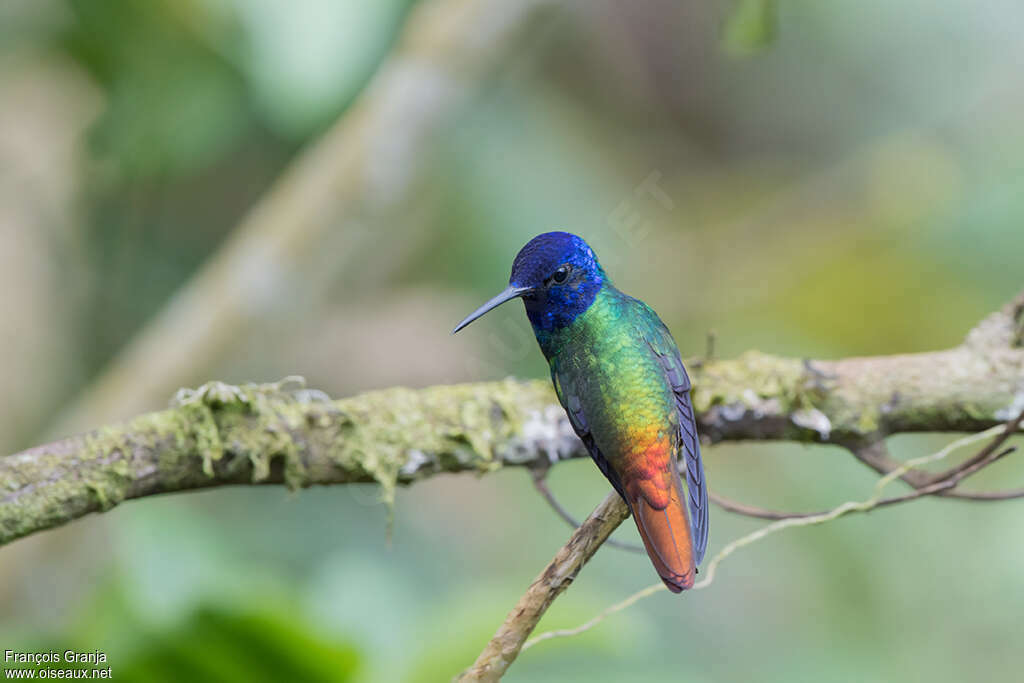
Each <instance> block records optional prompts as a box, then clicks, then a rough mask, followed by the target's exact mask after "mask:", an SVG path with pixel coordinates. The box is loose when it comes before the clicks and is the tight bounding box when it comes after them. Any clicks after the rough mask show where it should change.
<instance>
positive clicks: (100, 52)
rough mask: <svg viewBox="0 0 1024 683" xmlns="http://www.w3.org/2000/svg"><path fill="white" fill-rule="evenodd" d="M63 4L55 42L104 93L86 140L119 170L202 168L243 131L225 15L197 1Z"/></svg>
mask: <svg viewBox="0 0 1024 683" xmlns="http://www.w3.org/2000/svg"><path fill="white" fill-rule="evenodd" d="M69 7H70V9H71V13H72V17H73V20H72V21H71V22H70V25H69V26H68V28H67V30H66V31H65V33H64V35H63V36H62V40H61V43H62V45H63V47H64V49H66V50H67V51H68V52H69V53H70V54H71V56H72V57H74V58H75V59H76V60H77V61H78V62H79V64H81V65H82V66H83V67H85V69H86V70H87V71H88V72H89V73H90V75H91V76H92V77H93V78H94V79H95V80H96V81H97V83H98V84H99V85H100V86H101V87H102V88H103V89H104V90H105V91H106V93H107V96H108V102H107V108H106V111H105V112H104V114H103V115H102V116H101V117H100V119H99V121H98V122H97V123H96V126H95V129H94V131H93V138H92V143H93V145H94V149H95V150H96V152H97V153H98V154H99V155H100V156H101V157H103V158H105V159H108V160H110V161H114V162H115V163H116V166H117V168H118V169H119V170H120V172H121V174H122V175H124V176H127V177H133V178H135V177H139V176H142V177H146V176H153V175H164V174H167V173H171V174H182V173H185V172H188V171H192V170H195V169H201V168H205V167H207V166H209V165H210V164H211V163H212V162H213V161H214V160H216V159H218V158H219V157H221V156H222V155H223V154H224V152H225V151H226V150H227V149H228V148H229V147H230V146H231V145H232V144H234V143H235V142H236V141H237V140H238V139H239V137H240V136H241V135H242V133H244V132H245V131H246V129H247V124H248V123H249V122H250V121H251V116H249V115H248V111H247V107H248V103H247V101H246V92H245V84H244V82H243V79H242V77H241V74H240V73H239V72H238V70H237V69H236V68H235V66H234V65H233V63H232V62H231V61H230V60H229V59H228V58H227V55H230V54H232V53H233V52H236V51H237V48H236V47H234V46H235V45H236V44H237V43H238V42H239V40H240V33H239V31H237V30H235V29H233V28H232V24H231V23H230V22H225V21H223V20H220V19H219V18H217V17H213V16H211V15H210V14H211V13H210V12H209V11H208V10H207V9H205V7H204V5H203V4H202V3H200V2H196V1H194V0H193V1H191V2H185V3H173V2H166V1H163V2H152V3H151V2H140V1H139V0H110V1H109V2H101V3H96V2H88V1H87V0H71V2H69ZM213 45H216V48H215V47H213Z"/></svg>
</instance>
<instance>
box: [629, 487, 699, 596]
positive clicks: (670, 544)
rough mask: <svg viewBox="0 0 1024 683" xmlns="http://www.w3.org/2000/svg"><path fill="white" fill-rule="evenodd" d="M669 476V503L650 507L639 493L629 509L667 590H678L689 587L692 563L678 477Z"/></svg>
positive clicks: (687, 523)
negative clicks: (670, 487) (670, 485)
mask: <svg viewBox="0 0 1024 683" xmlns="http://www.w3.org/2000/svg"><path fill="white" fill-rule="evenodd" d="M673 479H674V484H673V486H672V490H671V495H670V497H669V502H668V505H667V506H665V507H664V508H663V509H660V510H659V509H658V508H656V507H654V506H652V505H651V504H649V503H648V502H647V500H646V499H645V498H644V497H643V496H642V495H640V496H637V497H636V498H635V499H634V500H633V502H632V508H633V517H634V518H635V519H636V527H637V529H638V530H639V531H640V537H641V538H643V541H644V546H645V547H646V548H647V554H648V555H649V556H650V558H651V562H652V563H654V568H655V570H656V571H657V572H658V575H659V576H660V577H661V580H662V581H664V582H665V585H666V586H668V589H669V590H670V591H672V592H673V593H679V592H680V591H684V590H686V589H687V588H692V587H693V581H694V576H695V574H696V563H695V562H694V556H693V535H692V533H691V531H690V520H689V518H688V516H687V511H686V504H685V503H684V502H683V497H682V495H681V491H680V483H679V477H674V478H673Z"/></svg>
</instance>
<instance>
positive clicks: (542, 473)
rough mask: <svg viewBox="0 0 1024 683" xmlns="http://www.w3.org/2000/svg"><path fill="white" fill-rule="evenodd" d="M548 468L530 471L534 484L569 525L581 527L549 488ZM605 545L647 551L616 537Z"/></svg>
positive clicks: (620, 548) (635, 551) (639, 551)
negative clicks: (617, 539)
mask: <svg viewBox="0 0 1024 683" xmlns="http://www.w3.org/2000/svg"><path fill="white" fill-rule="evenodd" d="M547 475H548V470H547V469H546V468H545V469H534V470H532V471H531V472H530V476H531V478H532V479H533V486H534V488H536V489H537V492H538V493H539V494H540V495H541V497H543V498H544V500H546V501H547V502H548V505H550V506H551V509H552V510H554V511H555V512H556V513H557V514H558V516H559V517H561V518H562V519H564V520H565V521H566V522H567V523H568V524H569V526H571V527H572V528H573V529H579V528H580V523H579V522H577V521H576V518H575V517H573V516H572V514H570V513H569V511H568V510H566V509H565V507H564V506H563V505H562V504H561V503H560V502H559V501H558V498H556V497H555V494H554V493H552V491H551V489H550V488H548V483H547ZM604 544H605V545H607V546H610V547H612V548H618V549H619V550H627V551H629V552H631V553H646V552H647V551H646V550H644V548H643V546H639V545H634V544H633V543H623V542H622V541H616V540H615V539H614V538H609V539H608V540H607V541H605V542H604Z"/></svg>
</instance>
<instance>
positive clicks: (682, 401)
mask: <svg viewBox="0 0 1024 683" xmlns="http://www.w3.org/2000/svg"><path fill="white" fill-rule="evenodd" d="M648 310H649V309H648ZM651 314H652V316H653V317H654V319H655V320H656V321H657V324H655V325H653V326H652V327H650V328H649V329H647V330H645V331H644V339H645V340H646V341H647V344H648V345H649V346H650V347H651V351H653V352H654V353H655V355H657V357H658V359H659V360H660V361H661V366H662V368H663V369H664V371H665V378H666V379H667V380H668V382H669V384H670V385H671V386H672V392H673V393H674V394H675V399H676V411H677V412H678V414H679V437H680V442H681V444H682V450H683V453H682V455H683V457H684V460H685V463H686V490H687V493H688V494H689V495H688V498H689V501H688V502H689V508H690V523H691V525H692V526H693V545H694V555H695V556H696V557H695V559H696V562H697V564H700V562H701V561H702V560H703V559H704V551H705V550H707V545H708V489H707V482H705V481H704V463H703V462H701V458H700V437H698V436H697V420H696V418H695V417H694V414H693V403H692V402H691V401H690V386H691V385H690V376H689V375H687V374H686V368H685V367H684V366H683V360H682V358H680V357H679V348H678V347H677V346H676V342H675V340H674V339H672V334H671V333H670V332H669V331H668V328H667V327H665V324H664V323H662V322H661V320H660V319H658V317H657V315H654V312H653V311H651Z"/></svg>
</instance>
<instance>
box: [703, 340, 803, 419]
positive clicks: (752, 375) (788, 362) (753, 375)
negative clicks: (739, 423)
mask: <svg viewBox="0 0 1024 683" xmlns="http://www.w3.org/2000/svg"><path fill="white" fill-rule="evenodd" d="M810 379H811V378H810V377H809V373H808V372H807V370H806V368H805V367H804V365H803V363H802V362H801V361H799V360H795V359H790V358H780V357H778V356H772V355H769V354H766V353H761V352H759V351H748V352H747V353H744V354H743V355H742V356H740V357H739V358H737V359H736V360H732V361H709V362H707V363H705V364H704V365H703V366H702V368H701V369H700V371H699V373H697V374H696V375H695V380H696V381H695V386H694V390H693V402H694V408H695V409H696V410H697V412H705V411H707V410H709V409H710V408H711V407H712V406H715V405H733V404H742V405H746V406H747V407H751V408H753V407H755V406H756V404H757V403H758V402H760V401H761V400H763V399H770V398H774V399H778V400H779V401H781V402H782V410H783V411H785V412H789V411H790V410H793V409H797V408H811V407H813V406H814V403H815V401H814V398H815V392H814V390H813V382H811V381H809V380H810Z"/></svg>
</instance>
